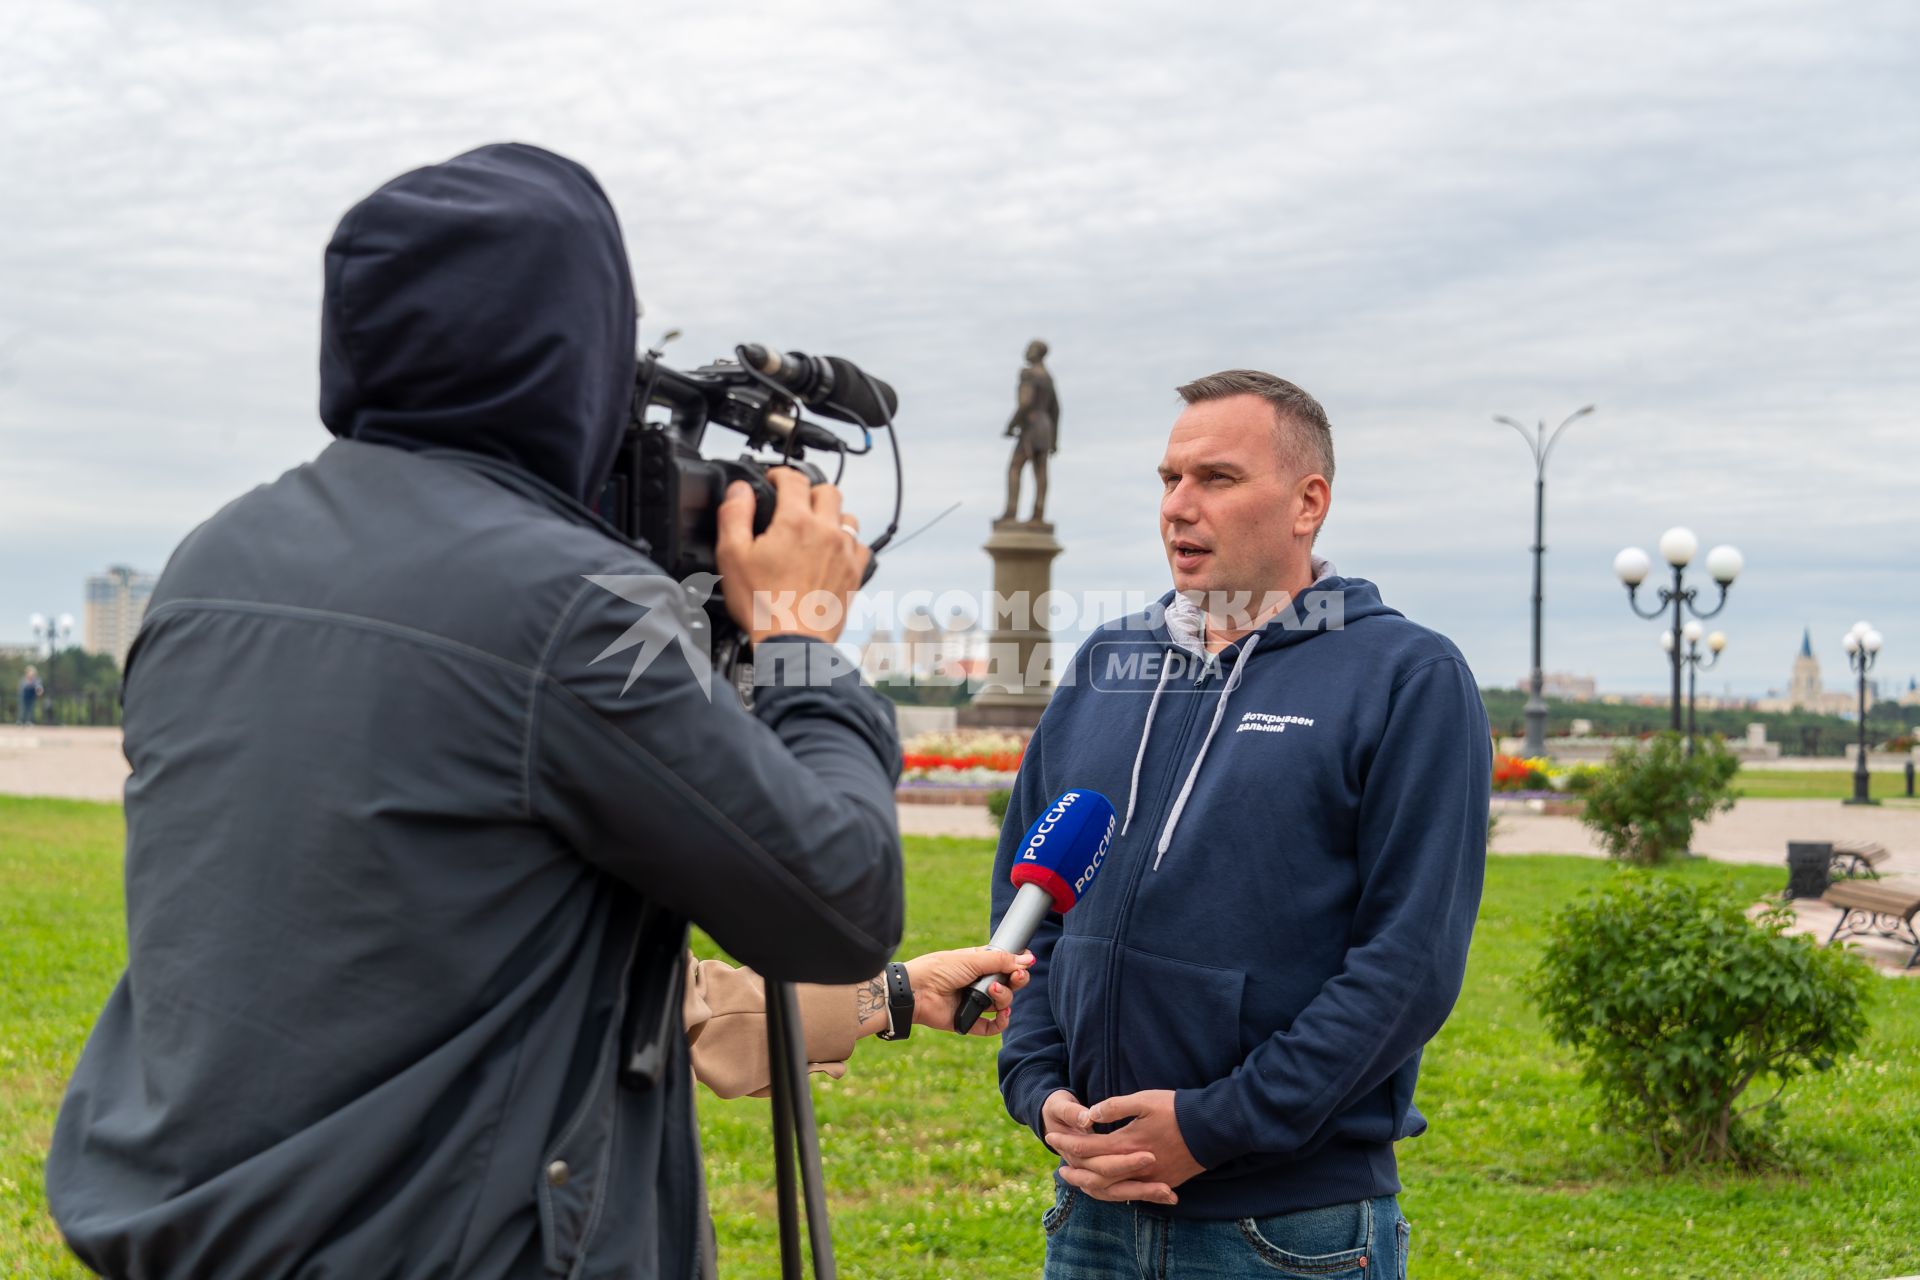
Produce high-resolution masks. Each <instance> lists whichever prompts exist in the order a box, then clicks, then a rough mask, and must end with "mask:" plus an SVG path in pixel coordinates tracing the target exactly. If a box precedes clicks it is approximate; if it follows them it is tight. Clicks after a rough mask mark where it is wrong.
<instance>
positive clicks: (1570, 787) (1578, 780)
mask: <svg viewBox="0 0 1920 1280" xmlns="http://www.w3.org/2000/svg"><path fill="white" fill-rule="evenodd" d="M1605 772H1606V770H1605V768H1603V767H1602V766H1600V765H1597V764H1577V765H1574V766H1573V767H1572V768H1570V769H1568V770H1567V771H1566V772H1565V773H1564V774H1562V775H1560V778H1559V779H1558V780H1557V785H1559V787H1560V789H1561V790H1562V791H1564V792H1566V793H1567V794H1568V795H1570V796H1584V795H1586V794H1587V793H1588V792H1589V791H1592V790H1593V784H1594V783H1596V782H1598V781H1599V780H1600V775H1601V774H1603V773H1605Z"/></svg>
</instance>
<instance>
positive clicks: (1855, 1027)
mask: <svg viewBox="0 0 1920 1280" xmlns="http://www.w3.org/2000/svg"><path fill="white" fill-rule="evenodd" d="M1792 921H1793V912H1792V910H1791V909H1790V908H1788V907H1785V906H1783V905H1781V904H1778V903H1776V904H1773V905H1771V906H1769V907H1768V908H1767V910H1766V911H1765V912H1764V913H1763V914H1762V915H1761V916H1760V917H1759V919H1758V920H1757V921H1754V920H1749V919H1748V918H1747V917H1746V915H1745V914H1744V913H1743V912H1742V911H1741V909H1740V906H1739V904H1738V903H1736V902H1733V901H1731V900H1728V899H1725V898H1723V897H1720V896H1718V895H1716V894H1715V893H1713V892H1711V891H1709V890H1705V889H1702V888H1700V887H1698V886H1692V885H1687V884H1681V883H1676V882H1674V881H1671V880H1665V879H1654V878H1651V877H1647V876H1644V875H1639V874H1631V875H1627V876H1623V877H1622V879H1621V881H1620V883H1618V884H1616V885H1614V886H1612V887H1610V888H1608V889H1603V890H1599V891H1596V892H1595V893H1592V894H1589V895H1587V897H1586V898H1585V899H1583V900H1582V901H1579V902H1576V903H1574V904H1573V905H1572V906H1570V907H1568V908H1567V909H1565V910H1564V911H1562V912H1561V913H1560V914H1559V915H1558V916H1556V917H1555V918H1554V920H1553V921H1552V923H1551V924H1550V925H1549V928H1548V943H1547V947H1546V952H1545V955H1544V956H1543V957H1542V959H1541V961H1540V964H1539V966H1538V967H1537V968H1536V969H1535V970H1534V972H1533V974H1531V975H1530V976H1529V978H1528V988H1529V993H1530V994H1531V995H1532V996H1533V998H1534V1000H1535V1001H1536V1003H1537V1004H1538V1005H1539V1007H1540V1011H1541V1014H1542V1015H1543V1016H1544V1018H1545V1019H1546V1023H1547V1027H1548V1029H1549V1030H1550V1031H1551V1032H1552V1034H1553V1036H1554V1038H1555V1039H1556V1040H1558V1041H1559V1042H1560V1043H1562V1044H1564V1045H1567V1046H1568V1047H1570V1048H1571V1049H1572V1050H1573V1051H1574V1054H1575V1055H1576V1056H1577V1057H1578V1058H1579V1060H1580V1065H1581V1075H1582V1076H1583V1078H1584V1079H1585V1080H1586V1081H1587V1082H1588V1084H1590V1085H1592V1086H1593V1087H1595V1088H1596V1089H1598V1090H1599V1093H1600V1101H1601V1105H1602V1110H1603V1112H1604V1114H1605V1116H1606V1118H1607V1120H1608V1121H1609V1122H1610V1123H1612V1124H1614V1125H1616V1126H1617V1127H1620V1128H1623V1129H1625V1130H1627V1131H1628V1132H1630V1133H1634V1134H1638V1135H1639V1136H1641V1137H1642V1138H1644V1139H1645V1140H1646V1141H1647V1142H1649V1143H1651V1144H1652V1146H1653V1148H1654V1150H1655V1151H1656V1152H1657V1153H1658V1154H1659V1156H1660V1159H1661V1161H1662V1163H1664V1164H1666V1165H1669V1166H1672V1165H1684V1164H1692V1163H1696V1162H1723V1161H1733V1162H1737V1163H1743V1164H1751V1163H1755V1162H1757V1161H1758V1160H1759V1158H1760V1157H1762V1156H1764V1155H1766V1154H1767V1153H1769V1152H1770V1151H1771V1150H1772V1148H1773V1141H1772V1133H1771V1130H1772V1124H1771V1121H1773V1120H1774V1119H1776V1118H1777V1115H1778V1099H1779V1097H1780V1094H1781V1092H1782V1091H1784V1090H1785V1088H1786V1087H1787V1085H1788V1084H1789V1083H1790V1082H1792V1081H1793V1080H1794V1079H1795V1078H1796V1077H1798V1076H1800V1075H1803V1074H1805V1073H1807V1072H1809V1071H1824V1070H1826V1069H1827V1068H1829V1067H1831V1066H1832V1065H1833V1064H1834V1062H1835V1061H1836V1060H1837V1059H1839V1058H1841V1057H1844V1056H1845V1055H1847V1054H1849V1053H1851V1052H1853V1051H1854V1050H1855V1049H1856V1048H1857V1047H1858V1046H1859V1044H1860V1040H1861V1038H1862V1036H1863V1035H1864V1034H1865V1032H1866V1027H1867V1022H1866V1015H1865V1013H1864V1012H1863V1009H1862V1001H1863V998H1864V996H1865V994H1866V989H1867V986H1868V984H1869V983H1870V982H1871V981H1872V979H1871V977H1870V974H1869V970H1868V968H1867V966H1866V965H1865V964H1864V963H1863V962H1861V961H1860V960H1859V959H1858V958H1857V957H1854V956H1851V955H1849V954H1847V953H1846V952H1845V951H1844V950H1841V949H1839V948H1828V947H1821V946H1818V945H1816V944H1815V943H1814V941H1813V939H1811V938H1809V937H1805V936H1794V935H1791V934H1788V933H1787V932H1786V928H1787V926H1788V925H1789V924H1791V923H1792ZM1756 1082H1771V1083H1773V1084H1775V1085H1776V1086H1777V1087H1776V1088H1775V1090H1774V1092H1773V1095H1772V1096H1771V1097H1769V1098H1768V1099H1766V1100H1765V1101H1764V1102H1761V1103H1757V1104H1752V1105H1749V1106H1746V1107H1736V1105H1735V1104H1736V1102H1737V1100H1738V1099H1739V1098H1740V1097H1741V1095H1742V1094H1743V1093H1745V1092H1746V1090H1747V1087H1748V1086H1749V1085H1752V1084H1755V1083H1756ZM1756 1111H1759V1112H1761V1121H1760V1122H1758V1123H1756V1122H1753V1121H1750V1120H1749V1119H1748V1117H1750V1116H1752V1115H1753V1113H1754V1112H1756Z"/></svg>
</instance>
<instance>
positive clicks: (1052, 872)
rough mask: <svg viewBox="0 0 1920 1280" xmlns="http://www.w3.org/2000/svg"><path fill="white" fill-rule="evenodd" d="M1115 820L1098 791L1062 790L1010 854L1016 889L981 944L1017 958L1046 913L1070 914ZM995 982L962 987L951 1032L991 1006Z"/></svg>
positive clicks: (1109, 838)
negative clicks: (1009, 903)
mask: <svg viewBox="0 0 1920 1280" xmlns="http://www.w3.org/2000/svg"><path fill="white" fill-rule="evenodd" d="M1118 821H1119V819H1118V816H1117V815H1116V814H1115V813H1114V811H1113V802H1112V801H1110V800H1108V799H1107V798H1106V797H1105V796H1103V795H1101V794H1100V793H1099V792H1098V791H1068V792H1065V793H1064V794H1062V795H1061V797H1060V798H1059V799H1058V800H1055V801H1054V802H1053V803H1052V804H1051V805H1049V806H1048V807H1047V811H1046V812H1045V813H1043V814H1041V815H1040V816H1039V817H1038V818H1036V819H1034V823H1033V825H1032V826H1031V827H1028V828H1027V837H1026V839H1025V840H1024V841H1023V842H1022V843H1021V846H1020V852H1019V853H1017V854H1015V855H1014V858H1013V872H1012V874H1011V875H1009V876H1008V877H1007V878H1008V879H1009V880H1011V881H1012V882H1013V883H1014V884H1016V885H1018V886H1019V889H1020V891H1019V892H1018V893H1016V894H1014V896H1013V905H1012V906H1010V907H1008V908H1007V914H1006V915H1004V916H1001V917H1000V927H999V928H997V929H995V930H994V931H993V937H992V938H990V939H988V940H987V945H988V946H989V947H992V948H994V949H995V950H996V951H1005V952H1008V953H1010V954H1012V955H1019V954H1020V953H1021V952H1022V951H1025V950H1026V949H1027V944H1028V943H1029V942H1031V941H1033V935H1034V933H1035V931H1037V930H1038V929H1039V928H1040V922H1041V921H1042V920H1045V919H1046V918H1047V912H1049V911H1059V912H1062V913H1065V912H1068V911H1071V910H1072V909H1073V904H1074V903H1076V902H1078V901H1080V895H1081V894H1083V893H1085V892H1086V891H1087V886H1088V885H1090V884H1092V883H1093V878H1094V876H1096V875H1098V874H1099V872H1100V866H1101V864H1102V863H1104V862H1105V861H1106V860H1107V848H1108V846H1110V845H1111V844H1112V843H1113V831H1114V827H1115V826H1116V825H1117V823H1118ZM996 981H998V979H997V978H995V977H994V976H993V975H991V974H989V975H988V976H986V977H984V978H982V979H980V980H979V981H978V982H976V983H974V984H973V985H972V986H970V987H968V988H967V993H966V995H965V996H963V997H961V1000H960V1008H959V1011H958V1012H957V1013H955V1014H954V1016H953V1029H954V1030H955V1031H958V1032H959V1033H960V1034H961V1035H965V1034H966V1033H967V1032H968V1031H969V1030H971V1029H972V1027H973V1024H974V1023H975V1022H978V1021H979V1020H980V1015H981V1014H982V1013H984V1012H986V1011H987V1010H988V1009H989V1008H991V1007H992V1006H993V997H992V996H991V995H990V994H988V993H989V992H991V991H992V989H993V984H994V983H995V982H996Z"/></svg>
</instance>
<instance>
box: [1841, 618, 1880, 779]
mask: <svg viewBox="0 0 1920 1280" xmlns="http://www.w3.org/2000/svg"><path fill="white" fill-rule="evenodd" d="M1840 643H1841V646H1842V647H1843V648H1845V649H1846V651H1847V666H1849V667H1851V668H1852V669H1853V673H1854V675H1855V676H1857V677H1858V678H1859V681H1860V750H1859V753H1858V754H1857V755H1855V756H1854V759H1853V798H1852V799H1851V800H1848V801H1847V803H1848V804H1875V803H1877V802H1876V801H1874V800H1873V799H1871V798H1869V797H1868V795H1867V783H1868V777H1867V672H1869V671H1871V670H1873V661H1874V659H1875V658H1877V657H1878V656H1879V655H1880V645H1881V638H1880V633H1879V632H1878V631H1875V630H1874V629H1873V628H1872V627H1871V626H1869V625H1868V624H1867V623H1865V622H1856V623H1854V624H1853V626H1852V627H1850V628H1848V630H1847V636H1846V639H1844V640H1842V641H1841V642H1840Z"/></svg>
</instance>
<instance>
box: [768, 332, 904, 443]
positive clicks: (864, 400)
mask: <svg viewBox="0 0 1920 1280" xmlns="http://www.w3.org/2000/svg"><path fill="white" fill-rule="evenodd" d="M736 354H737V355H738V356H739V357H740V361H741V363H742V364H745V365H747V366H748V367H749V368H752V369H754V370H756V371H757V372H759V373H760V374H762V375H763V376H765V377H766V378H768V379H769V380H771V381H773V382H777V383H779V384H780V385H781V386H782V387H785V388H786V389H787V390H788V391H790V392H792V393H793V397H794V399H796V400H798V401H799V402H800V403H801V404H804V405H806V406H807V407H808V408H809V409H815V410H818V411H819V412H820V413H822V414H824V415H826V416H827V417H829V418H837V419H839V420H840V421H841V422H851V423H853V424H854V425H855V426H856V427H878V426H880V425H881V424H882V423H884V422H886V421H888V420H889V419H891V418H892V417H893V415H894V413H895V412H896V411H897V410H898V409H899V408H900V397H899V396H897V395H895V394H894V390H893V388H892V387H890V386H888V385H887V384H886V383H884V382H882V381H880V379H878V378H876V377H873V376H872V375H870V374H868V373H866V372H864V371H863V370H862V369H861V368H860V366H859V365H857V364H855V363H854V362H853V361H851V360H845V359H842V358H841V357H839V356H810V355H808V354H807V353H806V352H804V351H775V350H773V349H772V348H771V347H763V346H761V345H760V344H759V343H757V342H749V343H745V344H744V345H742V346H741V347H740V348H739V350H738V351H737V352H736Z"/></svg>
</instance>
